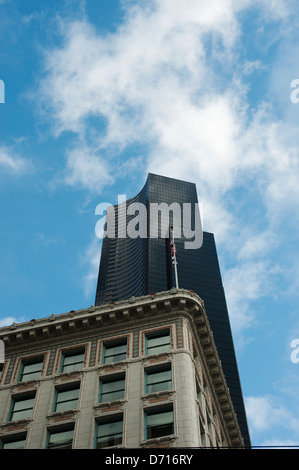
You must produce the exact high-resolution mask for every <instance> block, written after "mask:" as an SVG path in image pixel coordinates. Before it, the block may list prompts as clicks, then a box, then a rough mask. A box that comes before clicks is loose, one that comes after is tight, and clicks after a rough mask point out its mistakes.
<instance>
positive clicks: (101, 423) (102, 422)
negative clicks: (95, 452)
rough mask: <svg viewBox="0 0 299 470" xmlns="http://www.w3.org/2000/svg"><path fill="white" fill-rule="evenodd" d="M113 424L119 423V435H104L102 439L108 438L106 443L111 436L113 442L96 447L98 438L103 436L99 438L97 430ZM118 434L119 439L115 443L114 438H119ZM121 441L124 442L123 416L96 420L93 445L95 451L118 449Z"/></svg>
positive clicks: (121, 443)
mask: <svg viewBox="0 0 299 470" xmlns="http://www.w3.org/2000/svg"><path fill="white" fill-rule="evenodd" d="M113 423H121V434H120V433H119V432H118V433H114V434H113V433H110V434H105V435H104V437H107V438H108V443H109V437H110V438H112V436H113V439H114V441H113V443H112V444H111V445H103V446H99V445H98V441H99V438H100V437H103V436H99V429H100V428H101V426H106V425H109V424H113ZM119 434H120V435H121V439H120V440H119V441H117V442H115V436H119ZM123 441H124V416H123V414H117V415H113V416H109V417H108V416H106V417H102V418H100V419H98V420H96V427H95V443H94V447H95V449H108V448H111V447H119V446H121V445H123Z"/></svg>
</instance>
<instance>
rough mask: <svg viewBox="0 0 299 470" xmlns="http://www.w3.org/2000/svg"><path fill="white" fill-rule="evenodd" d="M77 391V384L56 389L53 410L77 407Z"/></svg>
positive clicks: (78, 388) (78, 387) (78, 389)
mask: <svg viewBox="0 0 299 470" xmlns="http://www.w3.org/2000/svg"><path fill="white" fill-rule="evenodd" d="M79 391H80V386H79V385H76V386H73V387H70V388H67V389H65V388H63V389H57V390H56V397H55V403H54V408H53V411H54V412H55V411H65V410H73V409H75V408H77V406H78V400H79Z"/></svg>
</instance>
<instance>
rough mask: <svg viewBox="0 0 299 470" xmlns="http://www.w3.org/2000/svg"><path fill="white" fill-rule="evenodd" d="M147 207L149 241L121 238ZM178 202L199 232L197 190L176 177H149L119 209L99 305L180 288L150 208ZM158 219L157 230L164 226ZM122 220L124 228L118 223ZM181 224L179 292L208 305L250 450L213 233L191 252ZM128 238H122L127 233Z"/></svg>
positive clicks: (106, 249) (104, 257)
mask: <svg viewBox="0 0 299 470" xmlns="http://www.w3.org/2000/svg"><path fill="white" fill-rule="evenodd" d="M135 202H137V203H142V204H143V205H144V206H145V207H146V209H147V212H146V217H147V219H146V227H147V236H146V237H136V238H130V237H126V238H121V237H119V236H118V235H119V230H122V229H123V223H125V224H127V226H128V223H129V221H130V220H132V219H133V217H134V216H133V215H130V216H128V215H125V217H123V214H122V213H121V211H124V210H126V212H125V214H126V213H127V209H128V207H129V206H130V204H132V203H135ZM161 203H166V204H167V205H168V207H169V208H170V207H171V204H173V203H178V204H179V206H180V208H181V214H183V212H184V204H186V203H188V204H189V205H190V207H191V219H190V220H191V226H190V228H191V230H194V229H195V220H196V210H197V206H196V204H197V203H198V199H197V191H196V186H195V184H193V183H189V182H185V181H180V180H177V179H173V178H167V177H164V176H159V175H154V174H151V173H150V174H149V175H148V178H147V181H146V183H145V185H144V187H143V188H142V190H141V191H140V193H139V194H137V196H135V197H134V198H132V199H130V200H128V201H126V203H124V204H122V205H121V206H115V208H114V209H115V211H114V212H115V225H116V232H115V237H113V238H112V237H110V236H109V237H105V238H104V239H103V245H102V254H101V261H100V268H99V276H98V285H97V291H96V299H95V305H103V304H109V303H111V302H116V301H119V300H125V299H129V298H130V297H132V296H135V297H139V296H142V295H147V294H150V293H155V292H162V291H167V290H169V289H171V288H172V287H175V279H174V269H173V266H172V260H171V253H170V248H169V245H170V241H171V240H170V238H169V236H166V237H162V236H160V232H158V234H159V236H158V237H152V236H150V230H152V229H153V220H151V211H150V207H151V205H155V204H161ZM160 215H161V214H159V218H158V219H157V220H158V229H160V227H161V221H162V219H161V216H160ZM120 217H122V223H121V224H118V222H119V220H120ZM179 223H181V235H182V236H181V237H180V238H179V237H178V238H175V246H176V253H177V272H178V284H179V288H184V289H188V290H192V291H194V292H195V293H196V294H198V295H199V296H200V297H201V298H202V299H203V301H204V303H205V308H206V311H207V315H208V317H209V321H210V325H211V328H212V331H213V335H214V339H215V342H216V345H217V348H218V353H219V357H220V360H221V362H222V367H223V371H224V374H225V377H226V380H227V384H228V387H229V389H230V393H231V397H232V400H233V403H234V407H235V411H236V413H237V416H238V421H239V424H240V428H241V431H242V434H243V437H244V442H245V445H247V446H250V438H249V433H248V426H247V420H246V414H245V408H244V402H243V396H242V390H241V385H240V379H239V372H238V367H237V362H236V356H235V351H234V345H233V338H232V333H231V327H230V321H229V315H228V309H227V304H226V299H225V293H224V289H223V285H222V279H221V273H220V267H219V262H218V256H217V250H216V245H215V240H214V235H213V234H212V233H207V232H204V233H203V243H202V246H201V247H200V248H197V249H186V248H185V241H186V240H187V239H186V238H185V237H184V230H183V227H182V223H183V216H182V217H181V220H180V221H179ZM169 224H170V225H171V224H174V225H175V224H176V220H174V219H173V213H172V211H171V210H170V211H169ZM122 235H123V233H122Z"/></svg>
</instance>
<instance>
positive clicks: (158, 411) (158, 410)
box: [144, 403, 175, 440]
mask: <svg viewBox="0 0 299 470" xmlns="http://www.w3.org/2000/svg"><path fill="white" fill-rule="evenodd" d="M166 413H171V415H172V420H171V421H170V422H169V423H168V422H167V420H165V422H164V423H163V422H162V424H160V425H156V426H153V425H152V426H149V423H148V421H149V417H151V416H158V415H160V416H161V415H162V414H165V415H166ZM167 425H170V426H171V429H170V432H165V433H162V434H161V433H158V434H156V435H152V430H153V429H154V427H155V428H158V427H160V428H161V426H167ZM149 429H150V430H151V433H149ZM174 432H175V423H174V409H173V404H172V403H171V404H168V405H163V406H159V407H153V408H146V409H144V438H145V440H149V439H159V438H165V437H167V436H172V435H173V434H174Z"/></svg>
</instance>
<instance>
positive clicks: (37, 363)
mask: <svg viewBox="0 0 299 470" xmlns="http://www.w3.org/2000/svg"><path fill="white" fill-rule="evenodd" d="M42 367H43V359H41V358H38V359H35V360H31V361H26V362H23V363H22V368H21V375H20V382H24V381H25V380H31V379H36V378H38V377H40V376H41V372H42Z"/></svg>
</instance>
